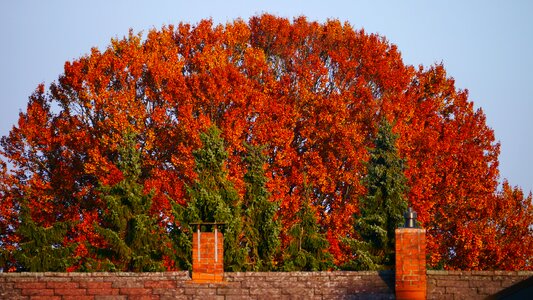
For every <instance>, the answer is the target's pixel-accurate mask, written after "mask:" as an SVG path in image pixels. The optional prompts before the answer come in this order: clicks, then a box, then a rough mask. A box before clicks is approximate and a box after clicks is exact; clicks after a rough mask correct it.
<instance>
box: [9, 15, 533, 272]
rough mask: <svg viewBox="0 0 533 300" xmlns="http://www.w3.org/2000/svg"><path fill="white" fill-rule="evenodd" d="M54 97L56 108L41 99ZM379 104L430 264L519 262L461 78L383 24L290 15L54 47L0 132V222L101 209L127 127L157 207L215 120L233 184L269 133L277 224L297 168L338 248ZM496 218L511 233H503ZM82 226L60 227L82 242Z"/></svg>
mask: <svg viewBox="0 0 533 300" xmlns="http://www.w3.org/2000/svg"><path fill="white" fill-rule="evenodd" d="M56 105H59V112H54V113H53V112H51V111H50V106H54V107H55V106H56ZM381 116H386V117H387V118H388V119H389V120H392V121H394V122H391V123H393V124H395V125H394V131H395V132H397V133H399V135H400V139H399V144H398V148H399V150H400V153H401V155H402V157H403V158H405V159H406V161H407V164H408V166H409V167H408V169H407V170H406V176H407V178H408V180H409V185H410V187H411V189H410V192H409V199H410V202H411V205H412V206H413V207H414V208H415V210H416V211H417V212H418V215H419V220H420V221H421V223H422V225H423V226H424V227H426V228H427V229H428V252H429V253H430V254H431V257H430V260H429V261H430V264H432V265H443V266H445V267H447V268H466V269H469V268H490V267H493V266H494V263H493V262H494V261H496V262H498V266H499V267H501V268H506V269H512V268H516V267H523V266H524V264H525V262H524V257H525V256H526V255H529V256H530V257H531V252H527V251H528V249H532V247H531V241H532V236H531V232H528V231H527V228H529V227H530V224H531V208H530V206H527V205H526V204H525V202H527V200H524V199H523V197H522V196H520V195H519V192H518V191H517V190H513V189H511V188H509V186H508V185H505V184H504V189H503V191H502V192H501V193H497V192H496V191H497V179H498V169H497V167H498V154H499V145H498V144H497V143H496V142H495V140H494V133H493V131H492V130H491V129H490V128H489V127H488V126H487V125H486V123H485V116H484V115H483V113H482V112H481V111H474V110H473V104H472V102H470V101H469V100H468V95H467V93H466V92H464V91H458V90H457V89H456V88H455V86H454V81H453V79H451V78H449V77H447V75H446V72H445V70H444V67H443V66H442V65H437V66H434V67H431V68H429V69H423V68H420V69H419V70H417V71H415V70H414V68H413V67H412V66H405V65H404V64H403V62H402V60H401V55H400V53H399V52H398V50H397V49H396V46H394V45H391V44H389V43H388V42H386V40H385V39H384V38H382V37H379V36H377V35H368V34H366V33H365V32H364V31H355V30H353V28H352V27H351V26H350V25H349V24H341V23H340V22H338V21H336V20H332V21H328V22H326V23H325V24H318V23H315V22H308V21H307V20H306V19H305V18H303V17H302V18H298V19H296V20H294V21H293V22H290V21H289V20H287V19H283V18H278V17H275V16H271V15H261V16H256V17H252V18H251V19H250V20H249V22H248V23H246V22H244V21H242V20H237V21H235V22H233V23H228V24H227V25H225V26H220V25H219V26H216V27H214V26H213V23H212V21H209V20H208V21H202V22H200V23H199V24H197V25H195V26H191V25H189V24H179V25H178V26H177V27H174V26H168V27H165V28H163V29H162V30H160V31H156V30H151V31H150V32H149V33H148V35H147V37H146V39H145V40H144V41H143V40H142V38H141V37H140V36H139V35H134V34H133V33H131V32H130V34H129V35H128V36H127V37H125V38H124V39H120V40H113V41H112V43H111V45H110V46H109V47H108V48H107V49H105V51H103V52H100V51H98V50H97V49H92V51H91V53H90V54H89V55H87V56H85V57H82V58H80V59H78V60H76V61H73V62H67V63H65V72H64V75H63V76H61V77H60V78H59V82H58V84H57V85H56V84H53V85H52V86H51V93H50V94H45V92H44V87H43V86H42V85H41V86H39V87H38V89H37V91H36V93H35V94H34V95H33V96H32V97H31V98H30V102H29V104H28V109H27V111H26V113H23V114H21V116H20V119H19V123H18V126H17V127H14V128H13V130H12V131H11V133H10V135H9V137H7V138H4V139H3V140H2V143H1V146H2V147H1V149H0V154H1V155H2V156H3V157H5V158H6V159H7V160H9V161H10V163H11V164H12V165H13V172H7V171H5V170H4V171H3V173H2V176H1V177H0V187H1V189H0V193H1V194H0V195H1V196H2V199H1V200H0V201H1V205H0V207H1V209H2V216H5V217H3V218H1V219H0V224H1V226H2V230H5V228H7V227H9V226H13V228H16V226H17V221H16V214H15V213H14V210H13V206H14V205H15V204H16V203H17V202H19V201H20V200H21V199H22V198H24V197H32V200H31V201H32V203H34V206H33V211H32V214H33V216H34V217H35V219H36V220H39V221H40V222H43V223H46V222H53V221H54V219H56V218H62V219H70V220H73V221H79V220H80V219H81V220H82V221H81V222H79V223H78V224H79V225H77V226H79V227H80V228H79V232H83V233H84V234H89V230H88V229H87V228H88V227H87V226H90V224H88V223H87V222H88V221H87V220H89V219H90V220H92V221H95V222H98V220H95V219H93V217H94V211H95V210H96V209H102V207H101V205H102V202H101V201H100V199H99V196H98V194H97V193H96V192H95V191H94V188H95V187H96V186H97V185H98V184H112V183H114V182H118V181H120V180H121V174H120V171H118V169H117V167H116V165H115V164H116V162H117V155H118V154H117V146H118V145H119V144H121V143H122V142H123V141H122V140H121V137H122V136H123V134H124V133H125V132H132V133H137V134H138V136H139V140H138V141H137V142H138V145H139V147H140V148H141V152H142V160H143V168H142V175H141V180H142V181H143V184H144V186H145V190H146V192H149V191H153V192H154V193H155V195H154V204H153V208H152V211H153V213H154V215H157V216H160V218H161V220H162V221H163V220H171V219H172V216H170V213H169V208H170V205H171V204H172V203H178V204H180V205H185V204H186V202H187V201H188V199H186V198H185V195H186V193H185V186H187V185H189V184H191V182H192V180H193V179H194V177H195V174H194V160H193V156H192V151H193V150H194V149H197V148H198V147H199V145H200V142H199V138H198V134H199V132H200V131H202V130H204V129H205V128H207V127H209V126H210V124H211V123H216V124H217V125H218V126H219V128H221V130H222V132H223V137H224V139H225V141H226V143H227V145H226V146H227V150H228V152H229V153H230V158H229V160H228V163H227V166H228V169H229V173H230V177H231V179H232V180H233V181H234V184H235V186H236V187H237V188H238V189H240V193H241V194H242V192H243V189H244V184H243V174H244V171H245V166H244V163H243V161H242V157H241V154H242V151H243V141H247V142H249V143H252V144H261V145H267V148H266V150H265V151H266V152H267V154H268V157H269V159H268V164H267V166H266V168H267V174H268V176H269V179H270V180H269V182H268V188H269V190H270V192H271V195H272V196H271V200H272V201H278V202H279V203H280V207H281V210H280V212H279V218H281V220H282V223H283V224H284V230H285V231H286V230H287V229H288V228H290V226H291V224H292V223H293V218H294V214H295V213H296V209H297V208H298V207H299V203H300V201H301V194H300V191H301V187H302V184H303V178H304V176H305V177H306V180H307V182H308V183H309V184H310V185H311V186H312V189H313V192H312V195H311V202H312V204H313V205H314V206H315V207H316V208H318V209H319V211H320V213H319V221H320V223H321V225H322V226H323V228H324V229H325V230H326V231H327V237H328V240H329V241H330V244H331V249H330V250H331V252H332V253H334V254H335V256H336V260H337V262H343V261H344V260H345V258H346V257H347V254H348V253H346V249H345V247H343V245H342V244H341V243H340V242H339V241H340V239H341V238H342V237H344V236H347V235H350V234H352V223H353V222H352V216H353V214H354V213H355V212H356V209H357V202H358V199H359V198H360V197H361V196H363V195H364V193H365V191H364V189H363V188H362V185H361V182H360V181H361V179H362V177H363V176H364V175H365V174H364V172H365V168H364V165H363V162H364V161H366V160H367V159H368V153H367V148H368V147H369V146H371V145H370V141H371V140H372V138H371V137H372V136H373V135H374V134H375V132H376V127H377V121H378V120H379V119H380V117H381ZM527 207H529V208H527ZM513 212H516V213H517V214H518V217H517V216H514V215H513ZM520 218H522V219H523V220H522V219H520ZM92 221H91V222H92ZM528 222H529V223H528ZM487 224H488V225H487ZM494 224H499V225H494ZM528 224H529V225H528ZM503 228H513V230H514V231H510V229H506V230H504V229H503ZM502 230H503V231H502ZM524 230H525V231H524ZM2 232H7V233H6V234H3V235H2V236H1V238H2V242H3V243H5V244H4V245H6V247H7V245H13V244H14V242H13V241H14V240H16V235H14V234H13V233H12V232H10V231H2ZM502 232H506V234H507V235H509V234H510V232H520V234H521V235H520V236H516V239H517V242H514V241H513V240H512V239H510V238H509V239H507V238H505V236H507V235H506V234H503V233H502ZM81 236H82V235H81V234H80V235H74V236H73V237H71V238H70V240H68V241H66V243H71V242H72V243H74V242H76V243H80V242H81V240H79V239H80V238H81ZM84 243H88V244H89V245H90V244H92V243H98V237H87V238H86V240H84ZM500 245H505V247H506V249H508V250H503V246H500ZM523 245H530V246H529V247H524V246H523ZM79 247H81V248H79V250H78V252H79V253H82V252H83V251H85V250H83V246H79ZM83 253H84V252H83ZM489 258H490V259H489ZM168 265H169V266H170V265H173V264H171V263H169V264H168Z"/></svg>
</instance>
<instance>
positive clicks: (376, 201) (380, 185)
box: [343, 120, 407, 270]
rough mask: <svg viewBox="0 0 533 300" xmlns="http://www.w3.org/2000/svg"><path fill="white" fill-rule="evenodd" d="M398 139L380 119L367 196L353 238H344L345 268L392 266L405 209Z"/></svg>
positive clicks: (361, 201) (356, 220) (386, 123)
mask: <svg viewBox="0 0 533 300" xmlns="http://www.w3.org/2000/svg"><path fill="white" fill-rule="evenodd" d="M397 139H398V136H397V135H396V134H394V133H393V132H392V126H391V125H390V124H389V123H388V121H387V120H381V121H380V124H379V127H378V132H377V134H376V136H375V138H374V139H373V143H374V148H372V149H370V151H369V152H370V159H369V161H368V163H367V164H366V165H367V173H366V176H365V177H364V178H363V183H364V185H365V187H366V189H367V194H366V195H365V196H364V197H362V198H361V199H360V201H359V207H360V208H359V211H360V213H359V214H357V215H356V216H354V223H355V224H354V225H355V228H354V229H355V234H356V236H355V237H354V238H351V239H347V243H348V244H349V245H351V248H350V249H351V252H352V255H353V259H352V260H350V261H349V262H348V263H346V265H344V266H343V267H344V268H347V269H355V270H380V269H384V268H392V266H393V265H394V250H395V230H396V229H397V228H398V227H400V226H401V225H402V223H403V221H404V217H403V214H404V213H405V212H406V210H407V201H406V199H405V194H406V193H407V185H406V183H407V180H406V178H405V175H404V171H405V170H404V169H405V167H404V165H405V162H404V161H403V160H402V159H401V158H400V157H399V155H398V150H397V149H396V140H397Z"/></svg>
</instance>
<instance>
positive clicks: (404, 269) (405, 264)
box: [396, 228, 427, 299]
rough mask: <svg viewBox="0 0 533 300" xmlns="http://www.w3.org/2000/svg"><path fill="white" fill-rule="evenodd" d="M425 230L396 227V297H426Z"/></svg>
mask: <svg viewBox="0 0 533 300" xmlns="http://www.w3.org/2000/svg"><path fill="white" fill-rule="evenodd" d="M426 289H427V288H426V230H425V229H419V228H398V229H396V299H426Z"/></svg>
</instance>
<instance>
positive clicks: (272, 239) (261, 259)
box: [242, 143, 281, 271]
mask: <svg viewBox="0 0 533 300" xmlns="http://www.w3.org/2000/svg"><path fill="white" fill-rule="evenodd" d="M244 146H245V148H246V150H247V153H246V156H245V157H244V161H245V162H246V164H247V165H248V170H247V172H246V174H245V175H244V182H245V183H246V194H245V196H244V201H243V205H242V211H243V214H244V222H243V232H244V238H243V240H242V244H243V247H244V248H245V249H246V251H247V265H246V269H247V270H250V271H271V270H272V269H273V268H274V263H273V262H274V254H275V253H276V251H277V250H278V249H279V246H280V241H279V233H280V230H281V225H280V223H279V221H277V220H275V219H274V217H275V214H276V211H277V208H278V207H277V205H276V203H274V202H271V201H269V197H270V193H269V192H268V190H267V188H266V182H267V177H266V175H265V170H264V168H263V166H264V164H265V162H266V157H265V156H264V155H263V153H262V151H263V149H264V147H260V146H252V145H249V144H246V143H245V144H244Z"/></svg>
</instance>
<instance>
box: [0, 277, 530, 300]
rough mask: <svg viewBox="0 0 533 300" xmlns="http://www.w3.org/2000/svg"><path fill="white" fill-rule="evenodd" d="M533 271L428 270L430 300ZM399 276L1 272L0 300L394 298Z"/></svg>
mask: <svg viewBox="0 0 533 300" xmlns="http://www.w3.org/2000/svg"><path fill="white" fill-rule="evenodd" d="M531 276H533V272H522V271H515V272H507V271H505V272H504V271H471V272H470V271H468V272H467V271H427V292H428V293H427V298H428V299H484V298H486V297H488V296H490V295H494V294H495V293H497V292H499V291H500V290H502V289H505V288H507V287H509V286H511V285H514V284H516V283H519V282H521V281H523V280H525V279H527V278H529V277H531ZM394 286H395V274H394V272H392V271H382V272H344V271H334V272H278V273H276V272H257V273H254V272H235V273H224V281H222V282H210V283H201V282H196V281H193V280H192V279H191V277H189V273H188V272H165V273H0V299H25V300H32V299H57V300H67V299H75V300H83V299H91V300H100V299H101V300H104V299H118V300H121V299H122V300H132V299H190V300H192V299H220V300H230V299H394V298H395V291H394Z"/></svg>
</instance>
